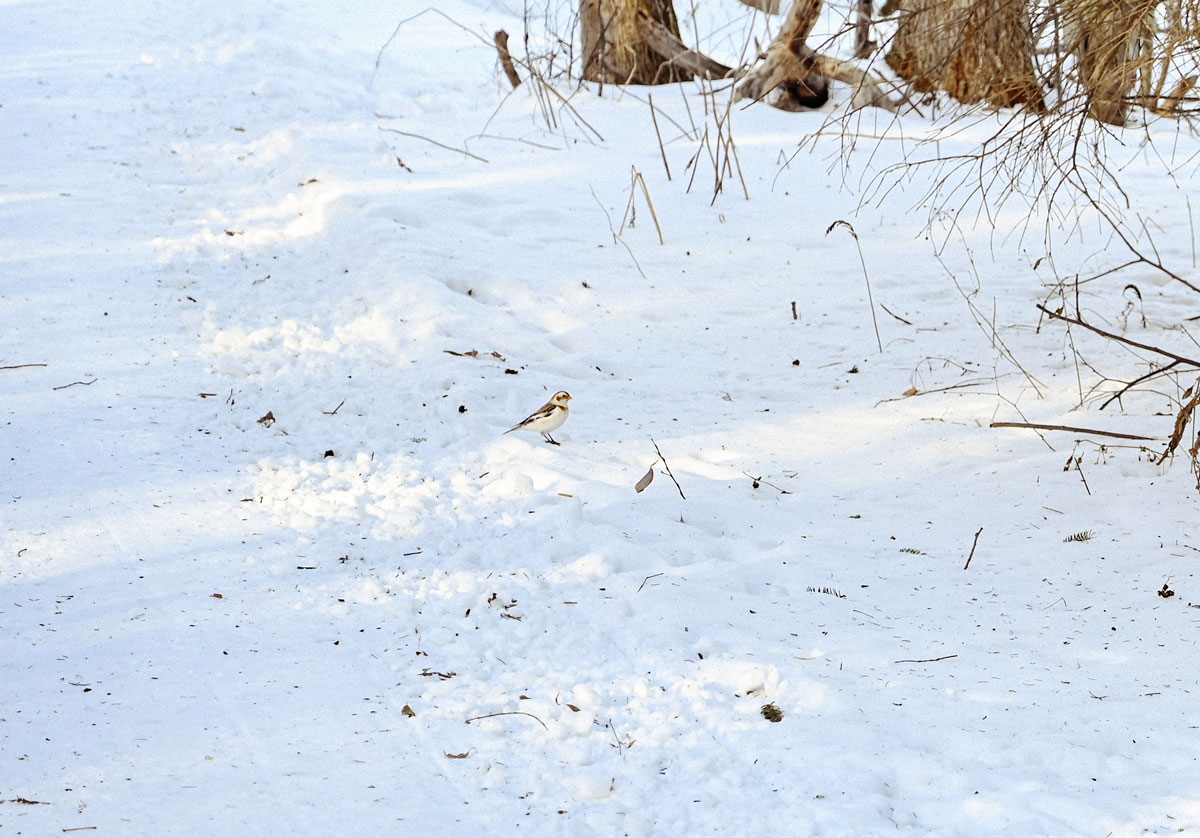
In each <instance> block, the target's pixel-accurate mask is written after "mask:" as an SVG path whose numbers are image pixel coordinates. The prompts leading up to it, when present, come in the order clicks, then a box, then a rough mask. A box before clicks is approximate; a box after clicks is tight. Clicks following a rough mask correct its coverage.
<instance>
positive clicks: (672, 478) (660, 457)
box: [650, 439, 687, 500]
mask: <svg viewBox="0 0 1200 838" xmlns="http://www.w3.org/2000/svg"><path fill="white" fill-rule="evenodd" d="M650 444H651V445H653V446H654V450H655V451H658V458H659V459H660V460H662V464H663V468H665V469H666V470H667V477H669V478H671V482H672V483H674V484H675V488H676V489H678V490H679V497H681V498H683V499H684V500H687V497H686V496H685V495H684V494H683V489H681V488H680V486H679V481H678V480H676V479H675V475H674V474H672V473H671V467H670V466H669V465H667V458H666V457H664V456H663V452H662V451H659V449H658V443H657V442H655V441H654V440H653V439H651V440H650Z"/></svg>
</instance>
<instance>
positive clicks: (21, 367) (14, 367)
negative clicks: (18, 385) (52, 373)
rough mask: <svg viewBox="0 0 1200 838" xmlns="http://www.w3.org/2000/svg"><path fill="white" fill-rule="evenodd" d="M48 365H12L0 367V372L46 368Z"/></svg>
mask: <svg viewBox="0 0 1200 838" xmlns="http://www.w3.org/2000/svg"><path fill="white" fill-rule="evenodd" d="M48 366H50V365H49V364H12V365H10V366H7V367H0V370H23V369H25V368H26V367H48Z"/></svg>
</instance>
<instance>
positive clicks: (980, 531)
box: [897, 527, 983, 663]
mask: <svg viewBox="0 0 1200 838" xmlns="http://www.w3.org/2000/svg"><path fill="white" fill-rule="evenodd" d="M982 534H983V527H980V528H979V529H978V530H976V532H975V540H974V541H972V542H971V552H970V553H969V554H967V563H966V564H965V565H963V570H966V569H967V568H968V567H970V566H971V559H973V558H975V548H976V547H978V546H979V536H981V535H982ZM897 663H899V661H897Z"/></svg>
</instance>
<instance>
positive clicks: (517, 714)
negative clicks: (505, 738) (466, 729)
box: [467, 710, 550, 730]
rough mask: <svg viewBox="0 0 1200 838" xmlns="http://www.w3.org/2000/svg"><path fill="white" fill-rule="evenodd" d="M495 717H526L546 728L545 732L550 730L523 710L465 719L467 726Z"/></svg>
mask: <svg viewBox="0 0 1200 838" xmlns="http://www.w3.org/2000/svg"><path fill="white" fill-rule="evenodd" d="M496 716H528V717H529V718H531V719H533V720H534V721H535V722H537V723H538V724H540V725H541V726H542V727H544V728H546V730H549V729H550V728H548V727H546V723H545V722H543V721H542V720H541V719H539V718H538V717H537V716H535V715H533V714H532V713H526V712H525V711H524V710H506V711H504V712H502V713H485V714H484V715H482V716H472V717H471V718H469V719H467V724H470V723H471V722H477V721H479V720H480V719H491V718H495V717H496Z"/></svg>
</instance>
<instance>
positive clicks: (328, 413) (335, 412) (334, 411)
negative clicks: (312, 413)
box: [321, 399, 346, 416]
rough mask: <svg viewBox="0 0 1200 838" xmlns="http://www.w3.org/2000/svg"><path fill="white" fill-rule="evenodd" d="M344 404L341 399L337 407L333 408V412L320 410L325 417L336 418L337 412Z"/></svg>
mask: <svg viewBox="0 0 1200 838" xmlns="http://www.w3.org/2000/svg"><path fill="white" fill-rule="evenodd" d="M345 403H346V400H345V399H342V400H341V401H340V402H338V406H337V407H335V408H334V409H333V410H322V411H321V412H322V413H324V414H325V415H326V416H337V412H338V411H339V410H341V409H342V405H344V404H345Z"/></svg>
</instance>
